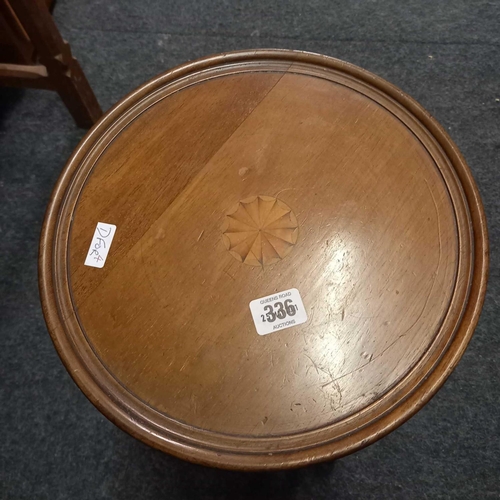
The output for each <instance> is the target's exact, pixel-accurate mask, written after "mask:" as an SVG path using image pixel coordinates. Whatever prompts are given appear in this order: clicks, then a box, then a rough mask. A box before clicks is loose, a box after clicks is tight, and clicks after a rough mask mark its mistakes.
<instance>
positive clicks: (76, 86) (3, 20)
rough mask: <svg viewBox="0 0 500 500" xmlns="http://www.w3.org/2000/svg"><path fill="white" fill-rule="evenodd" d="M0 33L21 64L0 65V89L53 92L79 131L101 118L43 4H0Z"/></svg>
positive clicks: (39, 0)
mask: <svg viewBox="0 0 500 500" xmlns="http://www.w3.org/2000/svg"><path fill="white" fill-rule="evenodd" d="M0 29H1V31H3V35H2V39H3V40H2V41H4V46H5V41H7V42H8V44H9V46H8V48H10V49H11V52H12V54H13V55H14V58H15V60H16V62H18V61H19V62H21V63H22V64H13V63H11V62H2V63H0V85H4V86H14V87H29V88H39V89H48V90H55V91H56V92H57V93H58V94H59V95H60V96H61V99H62V100H63V102H64V104H65V105H66V107H67V108H68V110H69V112H70V113H71V115H72V116H73V118H74V120H75V122H76V123H77V125H78V126H80V127H84V128H88V127H91V126H92V125H93V124H94V123H95V122H96V121H97V120H98V119H99V118H100V117H101V115H102V110H101V108H100V106H99V103H98V102H97V99H96V97H95V95H94V93H93V91H92V88H91V87H90V85H89V83H88V81H87V79H86V77H85V74H84V73H83V70H82V68H81V66H80V64H79V63H78V61H77V60H76V59H75V58H74V57H73V56H72V54H71V50H70V47H69V45H68V43H66V42H65V41H64V40H63V38H62V37H61V34H60V33H59V30H58V29H57V26H56V24H55V22H54V20H53V19H52V16H51V14H50V12H49V9H48V7H47V5H46V3H45V2H44V1H43V0H0ZM12 54H9V53H7V54H6V55H7V57H6V58H7V60H8V59H9V55H10V56H11V57H10V59H12ZM3 59H4V60H5V57H4V58H3Z"/></svg>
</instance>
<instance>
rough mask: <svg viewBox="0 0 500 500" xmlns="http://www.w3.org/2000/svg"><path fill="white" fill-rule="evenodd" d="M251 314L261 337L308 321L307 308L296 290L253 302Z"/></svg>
mask: <svg viewBox="0 0 500 500" xmlns="http://www.w3.org/2000/svg"><path fill="white" fill-rule="evenodd" d="M250 312H251V313H252V318H253V322H254V324H255V328H256V329H257V333H258V334H259V335H267V334H268V333H272V332H277V331H279V330H284V329H286V328H291V327H292V326H297V325H301V324H302V323H305V322H306V321H307V313H306V308H305V307H304V304H303V302H302V299H301V298H300V293H299V291H298V290H297V289H296V288H290V290H285V291H284V292H278V293H273V294H272V295H268V296H267V297H262V298H261V299H255V300H252V302H250Z"/></svg>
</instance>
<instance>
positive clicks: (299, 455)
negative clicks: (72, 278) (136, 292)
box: [39, 49, 489, 470]
mask: <svg viewBox="0 0 500 500" xmlns="http://www.w3.org/2000/svg"><path fill="white" fill-rule="evenodd" d="M258 60H267V61H269V60H280V61H283V60H286V61H289V62H290V63H294V62H305V63H310V64H314V65H317V66H320V67H325V68H326V69H334V70H337V71H341V72H344V73H346V74H348V75H350V76H353V77H355V78H358V79H360V80H361V81H364V82H366V83H369V84H370V85H373V86H374V87H376V88H378V89H380V90H381V91H383V92H384V93H386V94H387V95H389V96H390V97H391V98H392V99H394V100H396V101H397V102H398V103H399V104H401V105H402V106H403V107H405V108H406V109H407V110H409V112H410V113H411V114H413V115H414V116H415V117H416V118H417V119H418V120H419V121H420V122H421V123H422V124H423V125H425V127H426V128H427V129H428V130H429V132H430V133H431V135H432V136H433V137H434V138H435V139H436V140H437V141H438V143H439V145H440V146H441V147H442V149H443V150H444V152H445V154H446V156H447V157H448V159H449V160H450V162H451V164H452V166H453V168H454V170H455V173H456V174H457V176H458V178H459V181H460V185H461V187H462V188H463V190H464V194H465V198H466V201H467V204H468V208H469V211H470V217H471V222H472V228H471V229H472V231H473V245H474V252H473V262H472V279H471V284H470V289H469V295H468V300H467V304H466V305H465V310H464V313H463V316H462V320H461V323H460V325H459V328H458V330H457V331H456V333H455V336H454V337H453V339H452V341H451V343H450V345H449V346H448V348H447V350H446V351H445V353H444V355H443V356H442V358H441V359H440V361H439V362H438V364H437V365H436V367H435V369H434V371H433V372H432V373H431V374H430V375H429V376H428V377H427V378H426V379H425V380H424V381H423V382H422V384H421V385H420V387H419V388H418V389H417V390H416V391H414V392H413V393H412V394H411V395H410V396H409V397H408V398H407V399H406V400H405V401H403V402H402V404H401V405H399V406H398V407H396V408H395V410H393V411H391V412H389V413H388V414H386V415H383V416H382V417H381V418H380V419H378V420H376V421H374V422H372V423H370V424H369V425H368V426H367V427H365V428H362V429H361V430H360V431H358V432H355V433H352V434H349V435H347V436H345V437H342V438H340V439H339V440H336V441H334V442H331V443H326V444H322V445H320V446H319V447H316V448H314V449H313V450H314V452H313V453H311V449H301V450H298V451H295V452H288V453H286V454H281V453H269V454H266V455H263V454H262V453H259V454H248V453H247V454H237V453H234V452H232V451H231V452H228V453H224V452H222V451H220V450H212V449H204V448H196V447H193V446H192V445H189V444H185V443H182V441H176V442H174V441H169V442H166V441H165V438H164V437H161V436H158V435H156V434H155V433H154V432H152V430H151V429H147V428H145V427H144V426H141V425H139V424H138V423H137V422H134V421H133V420H132V419H131V418H130V416H129V415H128V414H127V413H126V412H125V411H124V410H123V409H122V408H119V407H118V406H116V405H115V404H114V403H113V402H112V401H111V400H110V398H109V395H108V394H106V393H105V391H103V390H102V388H101V387H100V386H99V385H98V384H97V382H96V381H95V380H94V379H93V378H92V377H91V375H90V374H88V373H87V372H86V371H85V369H84V368H85V367H84V366H83V365H82V363H81V360H80V358H79V356H78V354H77V352H75V350H74V346H73V345H72V343H71V341H70V340H69V339H68V338H67V337H66V336H65V335H64V326H63V320H62V319H61V317H60V314H59V310H58V305H57V300H56V295H55V290H54V287H53V277H52V271H51V269H52V266H51V263H52V259H53V255H54V235H55V233H56V228H57V223H58V218H59V212H60V208H61V207H60V206H61V201H62V199H63V196H62V195H63V194H64V192H65V190H66V188H67V186H68V184H69V183H70V182H71V179H72V176H73V173H74V170H75V169H76V168H77V167H78V165H79V162H80V160H81V159H83V158H84V157H85V155H86V153H87V151H88V150H89V149H90V148H91V147H92V145H93V143H94V141H95V139H96V138H97V137H99V135H100V133H101V131H102V130H105V129H106V128H107V127H109V126H110V125H111V123H112V122H113V121H114V119H115V118H116V117H118V116H120V115H121V114H122V113H123V112H124V111H125V110H126V109H128V108H129V107H130V106H131V105H133V104H134V103H135V102H137V101H139V100H140V99H141V98H142V97H143V96H144V95H146V94H148V93H150V92H152V91H154V89H155V88H158V87H160V86H162V85H165V83H167V82H169V81H172V80H175V79H177V78H180V77H182V76H186V75H189V74H190V73H193V72H197V71H200V70H203V69H205V68H209V67H212V66H216V65H221V64H229V63H238V62H245V61H258ZM488 261H489V259H488V235H487V226H486V218H485V213H484V208H483V205H482V202H481V198H480V195H479V191H478V189H477V186H476V184H475V182H474V179H473V177H472V174H471V172H470V170H469V168H468V166H467V164H466V162H465V160H464V158H463V157H462V155H461V154H460V152H459V151H458V148H457V146H456V145H455V144H454V143H453V141H452V140H451V138H450V137H449V136H448V134H447V133H446V131H445V130H444V129H443V128H442V127H441V126H440V125H439V124H438V123H437V121H436V120H435V119H434V118H433V117H432V116H431V115H430V114H429V113H428V112H427V111H426V110H425V109H424V108H422V107H421V106H420V105H419V104H418V103H417V102H416V101H415V100H413V99H412V98H411V97H409V96H408V95H406V94H405V93H403V92H402V91H401V90H400V89H398V88H397V87H395V86H394V85H392V84H390V83H389V82H387V81H385V80H383V79H382V78H380V77H378V76H376V75H374V74H372V73H370V72H368V71H366V70H364V69H362V68H359V67H357V66H355V65H352V64H350V63H346V62H344V61H341V60H338V59H334V58H332V57H328V56H323V55H319V54H313V53H309V52H302V51H289V50H284V49H259V50H252V51H238V52H231V53H225V54H219V55H214V56H209V57H206V58H203V59H199V60H197V61H194V62H189V63H186V64H184V65H181V66H178V67H176V68H174V69H172V70H170V71H167V72H165V73H163V74H161V75H159V76H157V77H155V78H153V79H152V80H150V81H149V82H147V83H145V84H144V85H142V86H141V87H139V88H138V89H136V90H134V91H133V92H131V93H130V94H128V95H127V96H126V97H124V98H123V99H122V100H121V101H119V102H118V103H117V104H116V105H115V106H114V107H113V108H112V109H111V110H109V111H108V112H107V113H106V114H105V115H104V116H103V117H102V118H101V119H100V120H99V122H98V123H96V124H95V125H94V127H93V128H92V129H91V130H90V131H89V132H88V133H87V134H86V135H85V137H84V138H83V139H82V141H81V142H80V144H79V145H78V147H77V148H76V150H75V151H74V153H73V155H72V156H71V157H70V159H69V160H68V162H67V164H66V166H65V168H64V169H63V171H62V174H61V176H60V177H59V180H58V182H57V184H56V186H55V188H54V191H53V193H52V196H51V199H50V202H49V205H48V208H47V212H46V215H45V220H44V223H43V227H42V234H41V238H40V249H39V288H40V297H41V303H42V309H43V313H44V317H45V321H46V323H47V327H48V330H49V333H50V335H51V338H52V340H53V342H54V345H55V347H56V350H57V352H58V354H59V356H60V357H61V359H62V361H63V363H64V365H65V366H66V369H67V370H68V372H69V373H70V375H71V376H72V378H73V379H74V381H75V382H76V384H77V385H78V386H79V387H80V389H81V390H82V391H83V392H84V394H85V395H86V396H87V397H88V398H89V400H90V401H91V402H92V403H93V404H94V405H95V406H96V407H97V408H98V409H99V410H100V411H101V412H102V413H103V414H104V415H105V416H106V417H107V418H108V419H109V420H111V421H112V422H114V423H115V424H116V425H118V426H119V427H120V428H122V429H123V430H125V431H126V432H128V433H129V434H131V435H133V436H134V437H137V438H138V439H140V440H142V441H143V442H145V443H147V444H149V445H151V446H153V447H155V448H158V449H160V450H162V451H166V452H168V453H171V454H172V455H175V456H178V457H180V458H183V459H186V460H189V461H191V462H195V463H199V464H203V465H210V466H215V467H221V468H227V469H240V470H241V469H246V470H262V469H283V468H292V467H299V466H302V465H306V464H308V463H312V462H319V461H324V460H328V459H333V458H339V457H341V456H344V455H347V454H349V453H351V452H353V451H356V450H358V449H361V448H363V447H365V446H367V445H369V444H371V443H373V442H375V441H376V440H378V439H380V438H381V437H383V436H385V435H386V434H388V433H389V432H390V431H392V430H393V429H395V428H396V427H398V426H399V425H401V424H402V423H404V422H405V421H406V420H408V419H409V418H410V417H411V416H412V415H414V414H415V413H416V412H417V411H418V410H419V409H420V408H422V407H423V406H424V405H425V404H426V403H427V402H428V401H429V400H430V399H431V398H432V397H433V396H434V395H435V393H436V392H437V391H438V389H439V388H440V387H441V386H442V385H443V384H444V382H445V381H446V379H447V378H448V376H449V375H450V374H451V372H452V371H453V369H454V367H455V366H456V364H457V363H458V361H459V360H460V358H461V356H462V354H463V352H464V351H465V349H466V347H467V345H468V343H469V341H470V339H471V337H472V334H473V332H474V328H475V326H476V324H477V322H478V320H479V316H480V312H481V309H482V304H483V302H484V297H485V293H486V283H487V277H488Z"/></svg>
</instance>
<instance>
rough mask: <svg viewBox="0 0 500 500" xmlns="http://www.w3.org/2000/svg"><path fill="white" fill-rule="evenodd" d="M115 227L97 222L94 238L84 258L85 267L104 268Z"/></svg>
mask: <svg viewBox="0 0 500 500" xmlns="http://www.w3.org/2000/svg"><path fill="white" fill-rule="evenodd" d="M115 231H116V226H115V225H114V224H106V223H104V222H98V223H97V226H96V228H95V231H94V237H93V238H92V241H91V242H90V247H89V251H88V252H87V257H86V258H85V265H86V266H91V267H104V264H105V263H106V258H107V256H108V252H109V249H110V247H111V243H112V242H113V238H114V237H115Z"/></svg>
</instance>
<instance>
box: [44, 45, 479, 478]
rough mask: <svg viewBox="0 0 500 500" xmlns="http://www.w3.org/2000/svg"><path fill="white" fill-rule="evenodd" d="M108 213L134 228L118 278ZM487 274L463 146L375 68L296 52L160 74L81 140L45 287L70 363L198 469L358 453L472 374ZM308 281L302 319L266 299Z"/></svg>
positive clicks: (116, 417) (121, 237) (50, 238)
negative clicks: (276, 312)
mask: <svg viewBox="0 0 500 500" xmlns="http://www.w3.org/2000/svg"><path fill="white" fill-rule="evenodd" d="M97 222H105V223H110V224H115V225H116V226H117V229H116V235H115V237H114V240H113V245H112V247H111V249H110V251H109V255H108V258H107V261H106V263H105V266H104V267H103V268H102V269H98V268H93V267H89V266H85V265H84V261H85V258H86V256H87V253H88V250H89V244H90V242H91V240H92V235H93V234H94V230H95V227H96V224H97ZM486 277H487V236H486V225H485V220H484V214H483V209H482V205H481V202H480V199H479V196H478V193H477V189H476V187H475V184H474V182H473V179H472V177H471V175H470V172H469V170H468V168H467V166H466V164H465V162H464V160H463V158H462V157H461V156H460V155H459V153H458V151H457V149H456V146H454V144H453V143H452V142H451V140H450V139H449V138H448V136H447V135H446V134H445V132H444V131H443V130H442V129H441V128H440V127H439V126H438V125H437V124H436V122H435V121H434V120H433V119H432V118H431V117H430V116H429V115H428V113H426V112H425V111H424V110H423V109H422V108H420V107H419V106H418V105H417V104H416V103H415V102H414V101H412V100H411V99H410V98H408V97H407V96H405V95H404V94H403V93H402V92H401V91H399V90H398V89H396V88H395V87H392V86H391V85H390V84H388V83H387V82H384V81H383V80H381V79H379V78H378V77H375V76H374V75H371V74H369V73H367V72H365V71H363V70H361V69H359V68H356V67H354V66H351V65H348V64H346V63H343V62H341V61H337V60H334V59H331V58H327V57H324V56H318V55H313V54H306V53H301V52H290V51H271V50H270V51H265V50H263V51H256V52H239V53H232V54H224V55H221V56H213V57H211V58H207V59H204V60H201V61H198V62H195V63H190V64H187V65H185V66H182V67H180V68H176V69H174V70H172V71H171V72H168V73H166V74H164V75H161V76H159V77H158V78H156V79H154V80H152V81H151V82H149V83H147V84H145V85H144V86H143V87H141V88H139V89H138V90H137V91H136V92H134V93H132V94H131V95H130V96H128V97H127V98H125V99H124V100H123V101H122V102H121V103H119V104H118V105H117V106H116V107H115V108H114V109H113V110H112V111H111V112H110V113H108V115H107V116H106V117H104V118H103V119H102V120H101V122H100V123H99V124H98V125H97V126H96V127H95V128H94V129H93V130H91V132H90V133H89V134H88V135H87V137H86V138H85V139H84V140H83V141H82V143H81V145H80V146H79V148H78V149H77V150H76V151H75V154H74V155H73V157H72V158H71V159H70V161H69V163H68V165H67V166H66V169H65V171H64V172H63V175H62V176H61V178H60V180H59V182H58V185H57V186H56V189H55V191H54V195H53V198H52V201H51V205H50V206H49V209H48V212H47V218H46V222H45V225H44V232H43V235H42V240H41V255H40V286H41V295H42V302H43V306H44V313H45V316H46V320H47V324H48V328H49V331H50V333H51V335H52V338H53V340H54V342H55V344H56V347H57V349H58V351H59V353H60V355H61V357H62V359H63V361H64V362H65V364H66V366H67V368H68V370H69V371H70V373H71V374H72V376H73V377H74V378H75V380H76V382H77V383H78V384H79V385H80V387H81V388H82V390H84V392H85V393H86V394H87V396H88V397H89V398H90V399H91V400H92V401H93V402H94V404H96V405H97V406H98V407H99V408H100V409H101V410H102V411H103V412H104V413H105V414H106V415H107V416H108V417H109V418H110V419H112V420H113V421H114V422H116V423H117V424H118V425H120V426H121V427H122V428H124V429H126V430H127V431H128V432H130V433H131V434H133V435H135V436H137V437H139V438H140V439H142V440H143V441H145V442H147V443H149V444H151V445H153V446H156V447H158V448H160V449H162V450H164V451H168V452H170V453H174V454H176V455H178V456H181V457H183V458H187V459H190V460H193V461H197V462H200V463H205V464H210V465H216V466H221V467H231V468H248V469H259V468H281V467H290V466H297V465H303V464H306V463H309V462H312V461H318V460H324V459H327V458H334V457H337V456H341V455H344V454H346V453H349V452H351V451H354V450H356V449H359V448H360V447H362V446H365V445H366V444H369V443H370V442H373V441H374V440H375V439H378V438H380V437H381V436H383V435H384V434H386V433H387V432H389V431H390V430H391V429H393V428H394V427H396V426H397V425H399V424H401V423H402V422H403V421H404V420H406V419H407V418H408V417H409V416H411V415H412V414H413V413H415V411H417V410H418V409H419V408H420V407H421V406H422V405H423V404H425V402H427V401H428V399H430V397H431V396H432V395H433V394H434V393H435V392H436V390H437V389H438V388H439V386H440V385H441V384H442V383H443V382H444V380H445V379H446V377H447V376H448V375H449V373H450V372H451V370H452V368H453V367H454V366H455V364H456V363H457V362H458V360H459V358H460V356H461V354H462V353H463V350H464V349H465V347H466V345H467V343H468V341H469V339H470V337H471V335H472V332H473V328H474V326H475V324H476V322H477V319H478V316H479V312H480V309H481V305H482V301H483V298H484V291H485V284H486ZM290 288H297V289H298V290H299V292H300V294H301V297H302V300H303V302H304V305H305V309H306V311H307V315H308V320H307V322H306V323H304V324H301V325H297V326H294V327H292V328H288V329H284V330H280V331H277V332H273V333H271V334H269V335H266V336H259V335H258V334H257V332H256V329H255V325H254V323H253V321H252V317H251V314H250V309H249V303H250V301H252V300H254V299H258V298H260V297H264V296H267V295H270V294H273V293H276V292H280V291H283V290H287V289H290Z"/></svg>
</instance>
